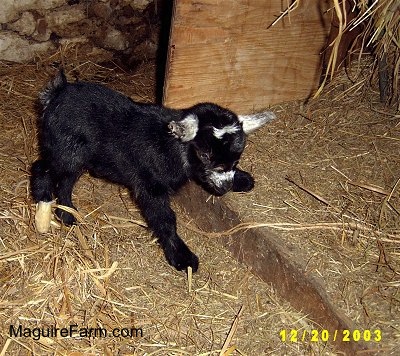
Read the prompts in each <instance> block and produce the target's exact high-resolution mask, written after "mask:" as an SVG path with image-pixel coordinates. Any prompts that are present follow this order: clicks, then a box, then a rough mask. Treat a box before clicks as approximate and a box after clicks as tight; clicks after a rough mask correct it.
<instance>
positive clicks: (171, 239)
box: [135, 191, 199, 272]
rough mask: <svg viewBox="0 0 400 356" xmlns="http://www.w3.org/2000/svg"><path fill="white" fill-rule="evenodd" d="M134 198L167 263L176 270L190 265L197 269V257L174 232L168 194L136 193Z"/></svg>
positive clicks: (173, 215)
mask: <svg viewBox="0 0 400 356" xmlns="http://www.w3.org/2000/svg"><path fill="white" fill-rule="evenodd" d="M135 198H136V199H135V200H136V202H137V204H138V205H139V208H140V210H141V212H142V215H143V217H144V218H145V220H146V222H147V224H148V226H149V228H150V229H151V230H152V231H153V233H154V235H155V236H156V237H157V238H158V241H159V243H160V245H161V247H162V249H163V250H164V254H165V257H166V259H167V261H168V263H169V264H170V265H171V266H173V267H175V268H176V269H177V270H178V271H181V270H184V269H186V268H187V267H192V270H193V272H196V271H197V268H198V266H199V259H198V258H197V256H196V255H195V254H194V253H192V251H190V249H189V247H187V246H186V244H185V243H184V242H183V241H182V239H181V238H180V237H179V236H178V234H177V232H176V216H175V213H174V212H173V210H172V209H171V207H170V203H169V196H168V194H160V195H156V196H154V195H151V194H149V193H148V192H146V191H142V192H140V193H136V195H135Z"/></svg>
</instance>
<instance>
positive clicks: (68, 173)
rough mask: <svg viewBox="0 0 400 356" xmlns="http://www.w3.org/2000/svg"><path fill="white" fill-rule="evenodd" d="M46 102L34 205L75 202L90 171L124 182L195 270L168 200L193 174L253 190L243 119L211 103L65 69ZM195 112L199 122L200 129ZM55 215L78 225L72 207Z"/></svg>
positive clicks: (221, 189) (173, 260) (178, 256)
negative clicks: (152, 95)
mask: <svg viewBox="0 0 400 356" xmlns="http://www.w3.org/2000/svg"><path fill="white" fill-rule="evenodd" d="M40 100H41V102H42V104H43V106H44V110H43V114H42V116H41V118H40V120H39V129H40V130H39V132H40V136H39V138H40V156H41V157H40V159H39V160H38V161H36V162H35V163H34V164H33V165H32V178H31V189H32V196H33V198H34V200H35V202H39V201H47V202H48V201H51V200H52V199H53V198H54V197H55V198H57V201H58V204H61V205H66V206H69V207H73V204H72V200H71V194H72V189H73V186H74V184H75V183H76V181H77V180H78V178H79V177H80V175H81V174H82V173H83V172H85V171H88V172H89V173H90V174H91V175H93V176H95V177H99V178H103V179H107V180H109V181H111V182H114V183H117V184H121V185H123V186H125V187H127V188H128V189H129V190H130V192H131V194H132V197H133V198H134V200H135V201H136V202H137V204H138V206H139V208H140V210H141V212H142V214H143V216H144V218H145V220H146V221H147V223H148V226H149V228H150V229H151V230H152V231H153V232H154V234H155V236H156V237H157V238H158V240H159V242H160V245H161V247H162V248H163V250H164V253H165V256H166V258H167V260H168V262H169V263H170V264H171V265H172V266H174V267H175V268H176V269H178V270H183V269H185V268H187V267H188V266H191V267H192V268H193V271H196V270H197V268H198V258H197V257H196V255H194V254H193V253H192V252H191V251H190V249H189V248H188V247H187V246H186V244H185V243H184V242H183V241H182V240H181V238H180V237H179V236H178V235H177V232H176V217H175V214H174V212H173V211H172V209H171V207H170V203H169V197H170V194H171V193H173V192H175V191H177V190H178V189H179V188H180V187H181V186H182V185H183V184H184V183H186V182H187V181H188V180H189V179H193V180H195V181H197V182H198V183H199V184H201V185H202V186H203V187H204V188H205V189H207V190H208V191H209V192H211V193H213V194H216V195H222V194H225V193H226V192H227V191H229V190H233V191H249V190H251V189H252V188H253V186H254V180H253V178H252V177H251V175H250V174H249V173H246V172H244V171H241V170H239V169H238V168H236V165H237V162H238V160H239V158H240V155H241V154H242V152H243V149H244V146H245V136H246V135H245V133H244V132H243V129H242V125H241V123H240V122H239V121H238V117H237V116H236V115H235V114H234V113H232V112H231V111H229V110H227V109H224V108H222V107H219V106H217V105H214V104H209V103H205V104H198V105H195V106H193V107H191V108H189V109H186V110H173V109H168V108H165V107H162V106H158V105H151V104H140V103H136V102H133V101H132V100H131V99H129V98H128V97H126V96H124V95H122V94H120V93H118V92H115V91H113V90H111V89H108V88H106V87H104V86H101V85H97V84H93V83H87V82H77V83H68V82H67V80H66V78H65V76H64V74H63V73H62V72H60V73H59V75H58V76H57V77H56V78H55V79H54V80H53V81H52V82H51V83H50V84H49V86H48V87H47V88H46V89H45V90H44V91H43V92H42V93H41V95H40ZM188 117H190V118H196V119H197V120H198V122H197V125H198V126H197V129H196V130H195V131H196V132H194V133H193V132H191V131H190V129H193V128H195V125H194V124H193V122H192V121H193V120H192V121H191V120H187V121H186V120H185V119H187V118H188ZM195 121H196V120H194V122H195ZM192 124H193V125H192ZM227 125H236V126H237V127H238V130H237V132H234V133H228V134H224V135H223V136H222V137H220V138H218V137H215V135H214V134H213V130H215V128H216V129H220V128H223V127H225V126H227ZM236 126H235V127H236ZM193 134H194V137H192V136H193ZM226 172H228V173H226ZM56 215H57V216H58V217H59V218H60V219H61V220H62V221H63V222H64V223H65V224H67V225H71V224H74V223H75V219H74V217H73V216H72V215H71V214H70V213H68V212H66V211H63V210H61V209H57V210H56Z"/></svg>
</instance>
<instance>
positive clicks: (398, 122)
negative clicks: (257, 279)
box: [226, 61, 400, 354]
mask: <svg viewBox="0 0 400 356" xmlns="http://www.w3.org/2000/svg"><path fill="white" fill-rule="evenodd" d="M360 65H362V66H361V70H360V72H357V73H351V72H350V75H351V76H352V77H353V78H352V79H354V78H355V77H357V78H359V77H362V75H364V76H365V77H367V76H369V74H370V68H371V66H370V65H371V63H370V62H369V61H367V62H361V63H360ZM348 74H349V72H346V71H344V70H342V71H341V73H340V74H338V75H337V76H336V77H335V78H334V79H333V80H332V82H331V83H330V84H329V85H327V86H326V88H325V90H324V92H323V93H322V94H321V96H320V97H319V98H317V99H313V100H310V102H308V103H307V104H302V103H289V104H287V105H278V106H275V107H273V108H271V109H272V110H273V111H275V112H276V113H277V116H278V120H277V121H275V122H274V123H272V124H270V125H269V126H267V127H265V128H263V129H262V130H261V131H259V132H257V133H256V134H255V135H253V136H251V137H250V144H249V148H248V150H247V151H245V155H244V157H243V159H242V161H241V165H242V167H243V168H244V169H246V170H250V171H252V172H253V174H254V176H255V177H256V189H255V190H254V191H253V192H251V193H250V194H246V195H240V197H239V198H237V197H232V196H229V197H227V198H226V202H227V203H228V204H229V205H230V206H231V208H233V209H234V210H236V211H239V213H240V215H241V217H242V218H243V220H244V221H245V224H244V225H243V226H242V228H245V227H247V228H248V227H252V228H257V227H258V228H260V227H263V228H269V229H273V230H274V231H279V237H280V238H281V239H282V246H283V247H284V248H286V250H287V253H288V255H289V256H292V258H293V259H294V260H295V261H296V262H298V263H299V264H300V265H302V266H303V268H304V271H306V273H311V274H313V275H315V276H318V277H319V278H320V279H321V280H322V281H323V283H324V285H325V287H326V290H327V291H328V295H329V296H330V298H331V299H332V300H333V301H334V302H335V304H336V305H337V306H339V307H340V308H341V310H342V311H343V312H344V313H345V314H346V315H347V316H348V317H349V318H351V319H352V320H353V321H354V322H355V324H356V325H357V327H358V328H359V329H361V330H365V329H369V330H371V329H379V330H381V331H382V334H383V335H385V337H384V340H383V341H382V342H381V343H377V344H374V345H370V346H372V348H373V349H375V348H376V349H382V350H383V351H384V352H386V354H391V353H390V352H393V354H396V351H395V350H396V349H397V347H398V345H399V344H400V299H399V290H400V158H399V152H400V116H399V115H398V113H396V111H395V109H393V108H392V109H390V108H387V107H386V106H384V104H382V103H381V102H380V95H379V90H378V88H375V90H371V88H367V87H366V86H364V85H362V81H361V84H360V85H356V86H355V85H354V80H351V79H349V77H348ZM397 352H398V349H397Z"/></svg>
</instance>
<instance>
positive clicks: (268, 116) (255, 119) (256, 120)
mask: <svg viewBox="0 0 400 356" xmlns="http://www.w3.org/2000/svg"><path fill="white" fill-rule="evenodd" d="M238 118H239V121H240V122H241V123H242V125H243V131H244V133H245V134H249V133H250V132H253V131H255V130H257V129H259V128H260V127H261V126H264V125H265V124H266V123H267V122H270V121H272V120H274V119H275V118H276V115H275V114H274V113H273V112H272V111H264V112H259V113H256V114H250V115H239V116H238Z"/></svg>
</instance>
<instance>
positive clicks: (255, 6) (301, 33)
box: [164, 0, 330, 113]
mask: <svg viewBox="0 0 400 356" xmlns="http://www.w3.org/2000/svg"><path fill="white" fill-rule="evenodd" d="M287 3H288V2H286V1H281V0H271V1H265V0H235V1H232V0H175V5H174V12H173V17H172V25H171V33H170V40H169V53H168V60H167V67H166V76H165V85H164V104H166V105H167V106H171V107H175V108H181V107H187V106H190V105H192V104H195V103H198V102H204V101H212V102H216V103H218V104H220V105H224V106H227V107H229V108H231V109H233V110H235V111H237V112H238V113H247V112H251V111H253V110H260V109H263V108H266V107H267V106H269V105H271V104H275V103H281V102H285V101H290V100H295V99H303V98H306V97H307V96H309V95H310V93H311V92H312V90H313V89H315V88H316V87H317V86H318V81H319V76H320V69H321V65H320V62H321V51H322V50H323V48H324V46H325V45H326V39H327V36H328V34H329V27H330V15H329V14H328V15H326V14H325V15H324V12H325V8H326V7H327V3H326V2H325V1H319V0H304V1H301V6H300V7H299V8H297V9H296V10H295V11H294V12H292V14H291V16H290V21H289V17H286V18H285V19H284V20H282V21H280V22H279V23H277V24H276V25H275V26H273V27H270V28H269V25H270V24H271V23H272V22H273V21H274V20H275V18H276V17H277V16H279V15H280V13H281V11H283V10H285V8H286V6H287Z"/></svg>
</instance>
